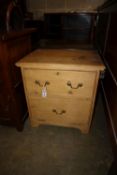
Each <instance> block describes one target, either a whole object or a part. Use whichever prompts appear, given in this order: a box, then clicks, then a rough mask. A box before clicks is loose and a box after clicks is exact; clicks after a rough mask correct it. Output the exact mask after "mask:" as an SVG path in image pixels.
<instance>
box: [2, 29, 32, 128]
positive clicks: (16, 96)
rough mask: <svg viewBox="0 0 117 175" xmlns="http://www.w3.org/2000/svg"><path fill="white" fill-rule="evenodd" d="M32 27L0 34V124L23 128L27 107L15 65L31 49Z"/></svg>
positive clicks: (18, 72)
mask: <svg viewBox="0 0 117 175" xmlns="http://www.w3.org/2000/svg"><path fill="white" fill-rule="evenodd" d="M32 32H34V29H25V30H22V31H20V32H10V33H6V34H0V124H5V125H10V126H14V127H16V128H17V130H22V129H23V122H24V120H25V118H26V115H27V107H26V102H25V97H24V90H23V85H22V79H21V75H20V70H19V69H18V68H17V67H16V66H15V62H17V61H18V60H19V59H20V58H21V57H23V56H24V55H26V54H28V53H29V52H30V51H31V42H30V35H31V33H32Z"/></svg>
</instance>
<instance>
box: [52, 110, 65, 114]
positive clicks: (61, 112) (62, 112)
mask: <svg viewBox="0 0 117 175" xmlns="http://www.w3.org/2000/svg"><path fill="white" fill-rule="evenodd" d="M52 112H54V113H56V114H57V115H62V114H64V113H66V111H65V110H62V111H60V112H58V111H57V110H56V109H53V110H52Z"/></svg>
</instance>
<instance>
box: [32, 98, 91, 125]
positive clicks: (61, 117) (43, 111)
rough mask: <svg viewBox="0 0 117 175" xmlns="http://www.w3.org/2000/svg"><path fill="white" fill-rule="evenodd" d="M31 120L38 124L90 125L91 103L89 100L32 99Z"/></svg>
mask: <svg viewBox="0 0 117 175" xmlns="http://www.w3.org/2000/svg"><path fill="white" fill-rule="evenodd" d="M30 102H31V103H30V112H31V114H30V119H31V121H36V123H37V124H38V123H41V122H43V123H48V124H55V125H63V126H65V125H68V126H70V125H74V126H77V125H83V124H87V123H89V119H90V110H91V101H90V100H87V99H83V100H80V99H75V100H72V99H69V100H68V99H65V98H64V99H52V98H51V99H48V98H45V99H44V98H43V99H41V100H39V99H30Z"/></svg>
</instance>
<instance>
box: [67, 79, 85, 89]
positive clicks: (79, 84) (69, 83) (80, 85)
mask: <svg viewBox="0 0 117 175" xmlns="http://www.w3.org/2000/svg"><path fill="white" fill-rule="evenodd" d="M67 86H70V87H71V89H78V88H80V87H82V86H83V84H82V83H78V84H77V86H76V87H73V86H72V84H71V81H68V82H67Z"/></svg>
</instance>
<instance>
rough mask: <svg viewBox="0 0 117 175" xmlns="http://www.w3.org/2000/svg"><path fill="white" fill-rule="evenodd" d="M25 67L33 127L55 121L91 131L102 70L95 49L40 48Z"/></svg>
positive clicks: (25, 61) (23, 62)
mask: <svg viewBox="0 0 117 175" xmlns="http://www.w3.org/2000/svg"><path fill="white" fill-rule="evenodd" d="M17 66H20V67H21V71H22V76H23V81H24V88H25V94H26V99H27V104H28V109H29V115H30V121H31V125H32V126H38V125H39V124H51V125H58V126H66V127H75V128H79V129H80V130H81V131H82V132H84V133H87V132H88V131H89V128H90V125H91V120H92V113H93V108H94V102H95V96H96V91H97V85H98V80H99V75H100V72H101V71H103V70H104V65H103V64H102V62H101V60H100V58H99V56H98V54H97V53H96V51H93V50H72V49H71V50H70V49H68V50H67V49H66V50H65V49H63V50H62V49H61V50H60V49H59V50H56V49H50V50H49V49H43V50H36V51H34V52H32V53H31V54H29V55H27V56H26V57H24V58H23V59H22V60H20V61H19V62H18V63H17Z"/></svg>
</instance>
